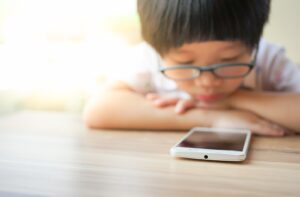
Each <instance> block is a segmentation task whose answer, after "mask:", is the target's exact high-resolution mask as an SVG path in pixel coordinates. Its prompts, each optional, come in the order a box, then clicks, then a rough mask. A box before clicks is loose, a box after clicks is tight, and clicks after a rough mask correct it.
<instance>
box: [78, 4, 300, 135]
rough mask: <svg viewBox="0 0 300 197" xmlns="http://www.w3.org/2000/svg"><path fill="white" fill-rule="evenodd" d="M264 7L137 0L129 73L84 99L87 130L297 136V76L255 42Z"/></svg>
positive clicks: (278, 54)
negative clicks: (230, 130) (200, 129)
mask: <svg viewBox="0 0 300 197" xmlns="http://www.w3.org/2000/svg"><path fill="white" fill-rule="evenodd" d="M269 10H270V1H269V0H243V1H241V0H222V1H220V0H150V1H149V0H138V13H139V16H140V22H141V29H142V36H143V38H144V40H145V41H146V42H145V43H142V44H140V45H139V46H137V47H136V48H135V51H134V52H133V57H132V59H131V61H130V63H127V64H126V63H124V65H122V66H124V67H125V68H126V67H128V69H129V67H132V66H133V65H134V66H135V67H136V69H135V71H133V69H131V70H130V71H131V72H132V73H131V75H128V76H124V77H123V78H120V79H119V80H118V81H115V82H114V83H112V84H111V85H109V86H108V87H107V88H106V89H105V90H102V91H100V92H99V93H98V94H96V95H95V96H94V97H92V98H91V100H90V101H89V102H88V104H87V106H86V108H85V111H84V119H85V122H86V124H87V126H89V127H92V128H123V129H172V130H173V129H174V130H179V129H190V128H192V127H195V126H205V127H235V128H249V129H251V130H252V131H253V132H254V133H257V134H261V135H268V136H283V135H285V134H287V133H289V132H291V131H292V132H300V121H299V117H300V93H299V92H300V71H299V69H298V68H297V66H296V64H294V63H292V62H291V61H290V60H288V59H287V58H286V56H285V55H284V50H283V49H282V48H280V47H278V46H276V45H273V44H270V43H267V42H266V41H265V40H263V39H261V35H262V32H263V27H264V25H265V23H266V22H267V20H268V16H269ZM119 73H120V72H119ZM121 74H122V72H121ZM124 75H125V74H124ZM297 92H298V93H297Z"/></svg>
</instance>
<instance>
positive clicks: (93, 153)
mask: <svg viewBox="0 0 300 197" xmlns="http://www.w3.org/2000/svg"><path fill="white" fill-rule="evenodd" d="M184 134H185V132H182V131H133V130H130V131H128V130H89V129H87V128H85V127H84V125H83V123H82V121H81V117H80V115H76V114H67V113H56V112H32V111H21V112H18V113H13V114H10V115H6V116H2V117H0V196H84V197H85V196H300V187H299V185H300V136H290V137H284V138H267V137H254V138H253V140H252V143H251V146H250V153H249V155H248V158H247V160H246V161H245V162H242V163H226V162H209V161H195V160H185V159H174V158H172V157H171V156H170V155H169V149H170V147H171V146H172V145H174V144H175V143H176V142H177V141H178V140H179V139H180V138H181V137H182V136H183V135H184Z"/></svg>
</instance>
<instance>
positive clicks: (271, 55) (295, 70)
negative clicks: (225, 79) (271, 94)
mask: <svg viewBox="0 0 300 197" xmlns="http://www.w3.org/2000/svg"><path fill="white" fill-rule="evenodd" d="M158 62H159V55H158V53H157V52H156V51H155V50H154V49H153V48H152V47H151V46H150V45H148V44H147V43H145V42H143V43H140V44H139V45H137V46H135V47H134V48H133V49H132V51H130V53H129V55H128V58H127V60H124V61H123V62H122V68H123V69H121V70H120V71H119V72H118V74H116V73H115V74H114V77H113V80H121V81H124V82H125V83H127V84H128V85H129V86H131V87H132V88H133V89H134V90H135V91H137V92H139V93H142V94H145V93H149V92H156V93H159V94H163V95H166V94H168V95H169V94H172V95H176V96H181V97H188V95H187V94H186V93H184V92H182V91H180V90H179V89H178V88H177V86H176V83H175V82H174V81H172V80H170V79H168V78H166V77H165V76H163V75H162V74H161V73H160V71H159V64H158ZM243 86H244V87H247V88H249V89H252V90H256V91H288V92H300V69H299V67H298V66H297V65H296V64H295V63H293V62H292V61H290V60H289V59H288V58H287V57H286V56H285V51H284V49H283V48H282V47H280V46H278V45H275V44H271V43H268V42H267V41H265V40H264V39H261V41H260V44H259V51H258V56H257V61H256V65H255V67H254V68H253V70H252V71H251V72H250V74H249V75H247V76H246V77H245V79H244V83H243Z"/></svg>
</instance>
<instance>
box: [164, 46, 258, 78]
mask: <svg viewBox="0 0 300 197" xmlns="http://www.w3.org/2000/svg"><path fill="white" fill-rule="evenodd" d="M257 53H258V46H257V47H256V48H255V51H254V53H253V54H254V55H252V56H254V57H252V61H251V62H250V63H225V64H213V65H208V66H202V67H198V66H193V65H178V66H173V67H162V66H160V72H161V73H162V74H163V75H164V76H166V77H167V78H169V79H172V80H179V81H180V80H191V79H195V78H197V77H199V76H200V74H201V73H202V72H211V73H212V74H214V75H215V76H216V77H218V78H225V79H226V78H242V77H245V76H246V75H248V74H249V73H250V71H251V70H252V68H253V67H254V65H255V63H256V58H257Z"/></svg>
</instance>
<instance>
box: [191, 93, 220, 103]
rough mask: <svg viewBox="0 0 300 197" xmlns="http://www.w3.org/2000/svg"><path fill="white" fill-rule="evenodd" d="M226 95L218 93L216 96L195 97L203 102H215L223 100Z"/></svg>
mask: <svg viewBox="0 0 300 197" xmlns="http://www.w3.org/2000/svg"><path fill="white" fill-rule="evenodd" d="M224 96H225V94H222V93H216V94H197V95H195V99H197V100H199V101H203V102H214V101H217V100H219V99H221V98H223V97H224Z"/></svg>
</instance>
